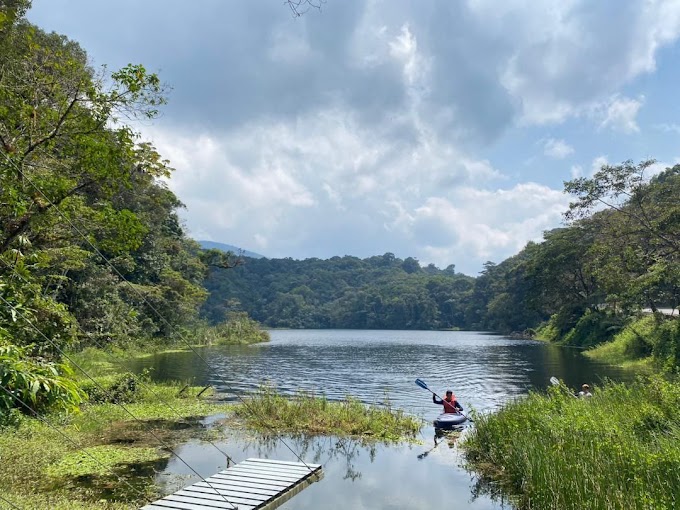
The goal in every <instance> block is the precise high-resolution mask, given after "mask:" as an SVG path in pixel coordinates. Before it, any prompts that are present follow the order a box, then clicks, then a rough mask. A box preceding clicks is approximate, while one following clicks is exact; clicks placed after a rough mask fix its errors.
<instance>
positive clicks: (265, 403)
mask: <svg viewBox="0 0 680 510" xmlns="http://www.w3.org/2000/svg"><path fill="white" fill-rule="evenodd" d="M236 415H237V416H238V417H240V418H243V419H244V420H245V421H246V423H247V425H248V426H249V427H252V428H255V429H257V430H261V431H267V430H275V431H277V432H307V433H311V434H334V435H339V436H343V435H350V436H362V437H365V438H372V439H377V440H384V441H398V440H401V439H405V438H412V437H414V436H415V435H416V434H417V433H418V432H419V431H420V429H421V427H422V421H421V420H420V419H418V418H416V417H414V416H411V415H408V414H406V413H404V411H402V410H401V409H395V408H393V407H392V406H391V404H390V403H389V402H385V404H384V405H365V404H363V403H362V402H360V401H359V400H358V399H357V398H354V397H351V396H347V397H346V398H345V399H344V400H342V401H337V402H334V401H330V400H328V399H327V398H326V397H325V396H323V395H321V396H317V395H315V394H313V393H309V392H303V391H300V392H297V393H296V394H295V395H293V396H292V397H284V396H282V395H280V394H279V393H277V392H276V389H275V388H274V387H272V386H268V385H264V386H261V387H260V388H259V389H258V391H256V392H255V393H254V394H252V395H251V396H249V397H248V398H247V399H246V401H245V403H244V404H243V405H241V406H238V407H237V408H236Z"/></svg>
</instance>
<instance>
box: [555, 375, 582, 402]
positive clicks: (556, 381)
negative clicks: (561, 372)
mask: <svg viewBox="0 0 680 510" xmlns="http://www.w3.org/2000/svg"><path fill="white" fill-rule="evenodd" d="M550 384H552V385H553V386H559V385H560V380H559V379H558V378H557V377H555V376H554V375H553V376H552V377H551V378H550ZM569 394H570V395H571V396H572V397H575V398H578V397H577V396H576V395H574V394H573V393H569Z"/></svg>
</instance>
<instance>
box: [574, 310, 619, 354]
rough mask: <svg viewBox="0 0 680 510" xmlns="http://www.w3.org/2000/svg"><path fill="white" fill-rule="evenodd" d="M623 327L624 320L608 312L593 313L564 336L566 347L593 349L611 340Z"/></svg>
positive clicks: (585, 316)
mask: <svg viewBox="0 0 680 510" xmlns="http://www.w3.org/2000/svg"><path fill="white" fill-rule="evenodd" d="M622 326H623V319H622V318H620V317H617V316H615V315H612V314H611V313H609V312H606V311H591V310H588V311H586V313H585V314H584V315H583V316H582V317H581V318H580V319H579V320H578V321H577V322H576V325H575V326H574V327H573V328H572V329H571V330H570V331H569V332H568V333H567V334H566V335H565V336H564V338H563V340H562V342H563V343H564V344H565V345H574V346H578V347H592V346H595V345H598V344H601V343H603V342H607V341H609V340H611V339H612V338H613V337H614V335H616V333H617V332H618V331H620V330H621V327H622Z"/></svg>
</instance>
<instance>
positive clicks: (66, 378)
mask: <svg viewBox="0 0 680 510" xmlns="http://www.w3.org/2000/svg"><path fill="white" fill-rule="evenodd" d="M72 375H73V374H72V373H71V370H70V368H69V367H67V366H66V365H63V364H59V363H53V362H48V361H42V360H40V359H32V358H29V357H27V356H26V352H25V350H24V349H23V348H21V347H18V346H16V345H12V344H10V343H7V342H6V341H4V340H3V339H2V338H0V385H1V386H2V388H0V410H1V411H3V414H5V412H8V411H10V410H11V409H19V410H21V412H23V413H31V410H33V411H35V412H38V413H42V412H44V411H48V410H57V411H76V410H78V408H79V406H80V404H81V403H82V402H83V400H84V399H85V394H84V393H83V392H82V391H81V389H80V388H79V387H78V385H77V384H76V383H75V381H74V380H73V378H72ZM8 391H9V392H10V393H11V395H10V394H8V393H7V392H8ZM20 401H21V402H23V403H25V404H26V406H29V407H30V409H28V408H27V407H26V406H24V405H22V404H21V402H20Z"/></svg>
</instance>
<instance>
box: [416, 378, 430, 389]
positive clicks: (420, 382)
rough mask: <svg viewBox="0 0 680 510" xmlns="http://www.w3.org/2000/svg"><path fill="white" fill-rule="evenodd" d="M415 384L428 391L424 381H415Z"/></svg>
mask: <svg viewBox="0 0 680 510" xmlns="http://www.w3.org/2000/svg"><path fill="white" fill-rule="evenodd" d="M416 384H417V385H418V386H420V387H421V388H423V389H425V390H429V389H430V388H428V387H427V384H425V381H423V380H422V379H416Z"/></svg>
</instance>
